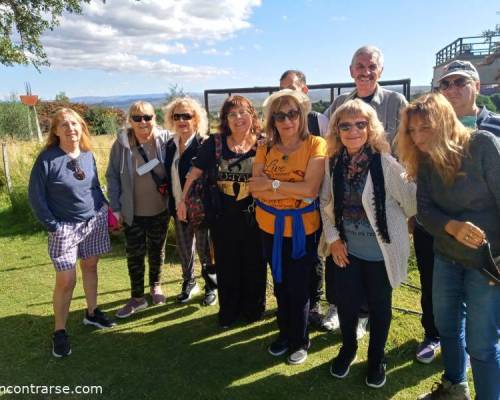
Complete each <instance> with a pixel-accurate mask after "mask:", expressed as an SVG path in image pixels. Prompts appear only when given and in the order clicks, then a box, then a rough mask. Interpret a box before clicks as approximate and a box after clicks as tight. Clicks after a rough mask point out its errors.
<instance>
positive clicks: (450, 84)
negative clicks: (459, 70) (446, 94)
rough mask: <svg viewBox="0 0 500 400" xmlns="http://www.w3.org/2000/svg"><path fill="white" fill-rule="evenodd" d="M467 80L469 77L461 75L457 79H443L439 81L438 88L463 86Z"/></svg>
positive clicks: (445, 88) (468, 80) (446, 88)
mask: <svg viewBox="0 0 500 400" xmlns="http://www.w3.org/2000/svg"><path fill="white" fill-rule="evenodd" d="M469 82H470V79H467V78H465V77H463V76H461V77H460V78H457V79H450V80H446V79H443V80H442V81H441V82H439V90H448V89H450V88H451V87H453V86H456V87H457V88H463V87H465V86H467V84H468V83H469Z"/></svg>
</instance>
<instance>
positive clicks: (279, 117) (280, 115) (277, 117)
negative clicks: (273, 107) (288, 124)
mask: <svg viewBox="0 0 500 400" xmlns="http://www.w3.org/2000/svg"><path fill="white" fill-rule="evenodd" d="M299 115H300V111H299V110H290V111H288V112H287V113H285V112H283V111H279V112H277V113H274V114H273V119H274V122H283V121H284V120H285V119H287V118H288V119H289V120H290V121H295V120H296V119H297V118H299Z"/></svg>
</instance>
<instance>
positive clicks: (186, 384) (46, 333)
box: [0, 208, 442, 400]
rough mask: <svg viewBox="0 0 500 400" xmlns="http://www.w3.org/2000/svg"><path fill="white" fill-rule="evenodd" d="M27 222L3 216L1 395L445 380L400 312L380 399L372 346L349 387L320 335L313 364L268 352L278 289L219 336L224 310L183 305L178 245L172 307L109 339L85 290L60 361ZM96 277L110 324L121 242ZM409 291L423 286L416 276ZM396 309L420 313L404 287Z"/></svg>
mask: <svg viewBox="0 0 500 400" xmlns="http://www.w3.org/2000/svg"><path fill="white" fill-rule="evenodd" d="M24 219H25V218H24V216H22V215H17V216H14V215H12V214H11V213H10V212H9V211H7V210H6V209H5V208H3V209H0V285H1V291H0V293H1V302H0V386H2V385H30V384H34V385H68V386H77V385H100V386H102V391H103V394H102V395H101V396H100V397H101V398H105V399H193V400H194V399H228V400H229V399H235V400H236V399H237V400H240V399H241V400H243V399H252V400H253V399H278V400H279V399H299V400H301V399H336V400H342V399H389V398H394V399H414V398H415V397H416V396H417V395H418V394H420V393H422V392H424V391H426V390H428V389H429V388H430V387H431V385H432V383H433V382H434V381H436V380H438V379H439V376H440V371H441V368H442V364H441V360H440V359H438V360H437V361H436V362H435V363H434V364H432V365H422V364H418V363H417V362H415V361H414V350H415V346H416V344H417V340H419V339H420V338H421V336H422V328H421V326H420V321H419V317H418V316H415V315H410V314H402V313H400V312H396V311H395V312H394V315H393V321H392V326H391V332H390V336H389V340H388V343H387V348H386V350H387V357H388V376H387V384H386V385H385V386H384V387H383V388H382V389H379V390H375V389H370V388H368V387H367V386H365V384H364V377H365V375H364V374H365V368H366V350H367V343H368V340H367V339H368V338H367V337H365V338H364V339H363V340H362V341H361V342H360V348H359V352H358V361H357V363H356V364H354V366H353V367H352V368H351V373H350V375H349V377H348V378H347V379H345V380H336V379H334V378H332V377H331V376H330V375H329V371H328V368H329V362H330V361H331V359H332V357H333V356H334V355H335V354H336V353H337V351H338V350H339V347H340V336H339V334H338V333H327V332H320V331H313V332H312V333H311V339H312V346H311V349H310V352H309V358H308V360H307V361H306V363H305V364H303V365H300V366H289V365H287V364H286V363H285V358H284V357H283V358H273V357H271V356H270V355H268V354H267V352H266V347H267V345H268V344H269V342H270V341H271V340H272V338H273V337H274V336H275V335H276V333H277V326H276V322H275V318H274V312H275V307H276V304H275V301H274V299H273V297H272V291H271V287H269V291H268V306H267V312H266V316H265V318H264V319H263V320H262V321H261V322H259V323H254V324H252V325H247V326H244V325H237V326H236V327H235V328H234V329H230V330H227V331H223V330H221V329H220V328H219V327H218V325H217V318H216V317H217V309H218V307H217V306H215V307H208V308H204V307H201V305H200V304H199V301H200V300H201V298H196V299H194V300H193V301H192V302H190V303H188V304H187V305H179V304H176V303H175V301H174V298H175V296H176V295H177V294H178V293H179V291H180V283H181V268H180V265H179V264H178V263H177V260H176V258H175V248H174V247H173V246H168V254H167V260H166V264H165V266H164V274H163V287H164V290H165V291H166V293H167V296H168V302H167V304H166V305H163V306H157V307H151V308H148V309H147V310H145V311H144V312H142V313H140V314H138V315H136V316H133V317H132V318H130V319H127V320H125V321H119V323H118V325H117V326H116V327H115V328H113V329H111V330H106V331H103V330H94V329H92V328H90V327H87V326H84V325H83V324H82V318H83V311H84V308H85V301H84V297H83V290H82V286H81V282H80V281H79V282H78V284H77V287H76V289H75V293H74V298H73V302H72V304H71V313H70V317H69V321H68V332H69V334H70V338H71V344H72V349H73V354H72V355H71V356H70V357H68V358H66V359H55V358H53V357H52V356H51V354H50V348H51V340H50V337H51V336H50V335H51V332H52V329H53V318H52V287H53V282H54V270H53V267H52V265H51V263H50V260H49V258H48V255H47V239H46V234H45V233H44V232H40V231H38V232H37V231H34V230H33V229H30V228H29V227H27V226H26V224H25V223H23V220H24ZM99 271H100V272H99V288H100V296H99V303H100V305H101V307H102V309H103V310H105V311H108V312H110V313H112V314H114V313H115V312H116V310H117V309H118V308H119V307H120V306H121V305H123V303H124V302H125V301H126V300H127V299H128V296H129V282H128V274H127V269H126V264H125V259H124V248H123V244H122V239H121V238H120V237H117V238H114V239H113V251H112V253H110V254H109V255H107V256H106V257H104V258H103V259H101V261H100V264H99ZM269 279H270V277H269ZM409 282H410V283H412V284H418V283H417V282H418V274H417V272H416V270H415V268H414V266H412V267H411V272H410V280H409ZM394 305H395V306H398V307H406V308H410V309H414V310H419V309H420V303H419V293H418V292H417V291H415V290H413V289H410V288H407V287H403V288H400V289H398V290H396V291H395V293H394ZM325 307H326V305H325ZM6 397H7V396H6ZM12 397H13V398H16V399H17V398H23V396H12ZM57 397H63V398H65V399H71V398H82V396H80V397H78V396H76V395H65V396H57ZM98 397H99V396H98ZM24 398H28V397H27V396H26V397H24ZM36 398H54V396H53V397H48V396H47V397H44V396H37V397H36Z"/></svg>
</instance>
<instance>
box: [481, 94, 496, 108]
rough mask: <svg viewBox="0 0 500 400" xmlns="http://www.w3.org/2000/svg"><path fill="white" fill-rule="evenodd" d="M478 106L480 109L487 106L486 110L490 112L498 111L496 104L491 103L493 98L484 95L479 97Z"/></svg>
mask: <svg viewBox="0 0 500 400" xmlns="http://www.w3.org/2000/svg"><path fill="white" fill-rule="evenodd" d="M476 104H477V106H478V107H483V106H486V108H487V109H488V110H490V111H496V110H497V108H496V107H495V103H493V101H491V98H490V97H488V96H483V95H482V94H480V95H478V96H477V99H476Z"/></svg>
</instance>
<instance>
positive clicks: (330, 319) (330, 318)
mask: <svg viewBox="0 0 500 400" xmlns="http://www.w3.org/2000/svg"><path fill="white" fill-rule="evenodd" d="M339 327H340V323H339V316H338V314H337V307H336V306H335V305H333V304H330V307H329V308H328V312H327V313H326V315H325V318H323V328H324V329H326V330H327V331H334V330H336V329H339Z"/></svg>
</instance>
